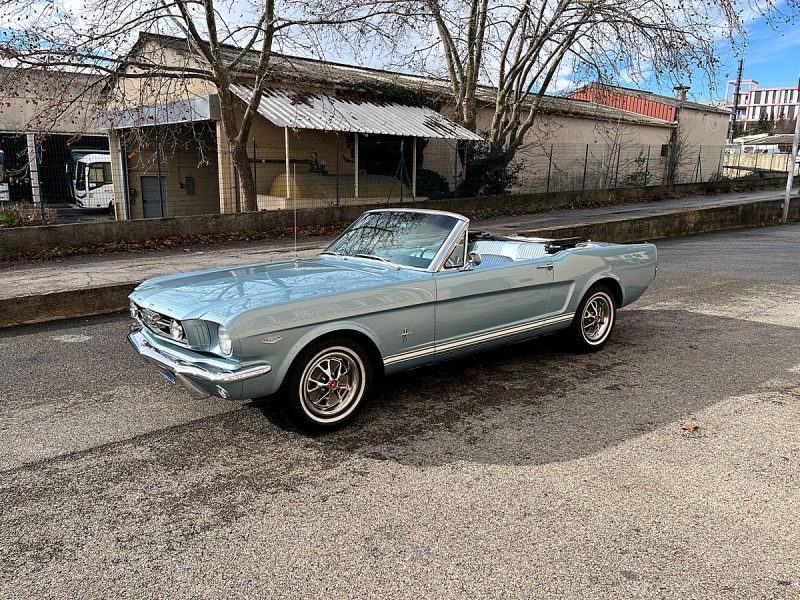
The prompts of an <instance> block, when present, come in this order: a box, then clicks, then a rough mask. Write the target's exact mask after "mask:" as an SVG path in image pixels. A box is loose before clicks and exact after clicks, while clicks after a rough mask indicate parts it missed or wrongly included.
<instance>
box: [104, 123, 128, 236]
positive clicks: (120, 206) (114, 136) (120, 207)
mask: <svg viewBox="0 0 800 600" xmlns="http://www.w3.org/2000/svg"><path fill="white" fill-rule="evenodd" d="M120 138H121V134H120V133H118V132H116V131H114V130H111V131H109V132H108V149H109V153H110V155H111V178H112V180H113V182H114V212H115V214H116V218H117V220H118V221H120V220H124V221H127V220H128V219H130V218H131V215H130V212H129V207H128V185H127V182H128V174H127V173H126V172H125V165H126V160H125V158H126V157H125V156H123V152H125V149H124V148H123V147H122V143H121V139H120Z"/></svg>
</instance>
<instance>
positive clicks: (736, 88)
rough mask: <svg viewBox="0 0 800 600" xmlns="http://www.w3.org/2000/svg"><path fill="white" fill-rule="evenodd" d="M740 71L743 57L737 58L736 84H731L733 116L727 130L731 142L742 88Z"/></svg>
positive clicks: (742, 67)
mask: <svg viewBox="0 0 800 600" xmlns="http://www.w3.org/2000/svg"><path fill="white" fill-rule="evenodd" d="M742 71H744V59H743V58H741V59H739V71H738V72H737V73H736V84H735V85H734V86H733V118H732V119H731V129H730V131H729V132H728V141H729V142H732V141H733V138H734V136H735V135H736V113H738V112H739V91H740V90H741V89H742Z"/></svg>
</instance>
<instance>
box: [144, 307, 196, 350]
mask: <svg viewBox="0 0 800 600" xmlns="http://www.w3.org/2000/svg"><path fill="white" fill-rule="evenodd" d="M131 316H132V317H133V318H134V319H136V320H137V321H139V323H141V324H142V325H143V326H144V327H146V328H147V329H148V330H150V331H152V332H153V333H154V334H156V335H158V336H160V337H163V338H166V339H168V340H172V341H173V342H178V343H181V344H185V343H186V333H185V332H184V330H183V327H182V325H181V323H180V321H177V320H175V319H171V318H170V317H166V316H164V315H162V314H161V313H159V312H156V311H154V310H150V309H148V308H142V307H141V306H138V305H136V304H134V303H131ZM175 324H177V326H178V331H179V332H180V334H179V335H178V336H177V337H176V336H175V335H173V326H174V325H175Z"/></svg>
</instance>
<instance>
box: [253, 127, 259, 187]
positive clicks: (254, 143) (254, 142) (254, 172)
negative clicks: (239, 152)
mask: <svg viewBox="0 0 800 600" xmlns="http://www.w3.org/2000/svg"><path fill="white" fill-rule="evenodd" d="M257 193H258V192H257V188H256V138H253V194H257Z"/></svg>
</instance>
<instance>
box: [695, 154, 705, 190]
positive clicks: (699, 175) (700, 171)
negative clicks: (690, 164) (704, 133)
mask: <svg viewBox="0 0 800 600" xmlns="http://www.w3.org/2000/svg"><path fill="white" fill-rule="evenodd" d="M702 156H703V147H702V146H700V150H699V151H698V152H697V167H696V168H695V170H694V182H695V183H697V182H698V181H702V179H703V165H702V163H701V162H700V160H701V157H702Z"/></svg>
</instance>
